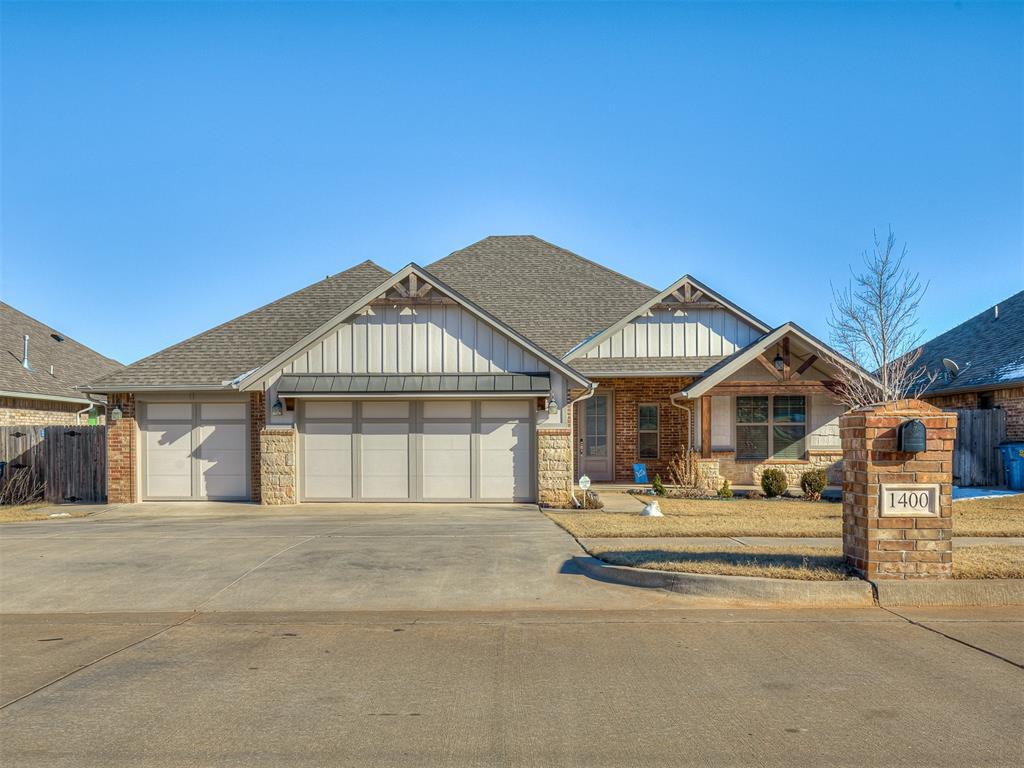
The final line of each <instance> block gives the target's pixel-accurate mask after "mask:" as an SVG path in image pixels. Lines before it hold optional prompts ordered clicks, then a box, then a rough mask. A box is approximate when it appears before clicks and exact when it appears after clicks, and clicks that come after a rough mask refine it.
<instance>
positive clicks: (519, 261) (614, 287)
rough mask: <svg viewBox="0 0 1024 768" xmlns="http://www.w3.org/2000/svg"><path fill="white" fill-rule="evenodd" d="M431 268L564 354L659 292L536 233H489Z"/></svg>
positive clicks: (557, 353)
mask: <svg viewBox="0 0 1024 768" xmlns="http://www.w3.org/2000/svg"><path fill="white" fill-rule="evenodd" d="M426 270H427V271H428V272H430V273H431V274H434V275H436V276H437V277H439V278H440V279H441V280H443V281H444V282H445V283H447V284H448V285H449V286H451V287H452V288H454V289H455V290H456V291H458V292H459V293H461V294H462V295H463V296H465V297H466V298H468V299H470V300H471V301H473V302H475V303H476V304H477V305H479V306H480V307H482V308H483V309H484V310H486V311H487V312H489V313H490V314H492V315H494V316H495V317H496V318H498V319H499V320H501V321H502V322H503V323H505V324H506V325H508V326H509V327H511V328H512V329H513V330H515V331H518V332H519V333H520V334H522V335H523V336H525V337H526V338H528V339H530V341H532V342H533V343H535V344H537V345H538V346H540V347H541V348H543V349H544V350H546V351H547V352H549V353H551V354H552V355H555V356H556V357H562V356H564V355H565V354H566V353H567V352H568V351H569V350H571V349H572V348H573V347H575V346H577V345H578V344H580V343H581V342H583V341H585V340H586V339H588V338H589V337H591V336H593V335H594V334H595V333H598V332H600V331H603V330H604V329H605V328H607V327H608V326H610V325H612V324H614V323H615V322H617V321H618V320H621V319H622V318H623V317H625V316H626V315H627V314H629V313H630V312H632V311H633V310H634V309H636V308H637V307H639V306H640V305H641V304H643V303H644V302H645V301H648V300H650V299H652V298H654V297H655V296H657V295H658V291H656V290H655V289H654V288H651V287H650V286H649V285H644V284H643V283H640V282H637V281H636V280H633V279H632V278H629V277H626V276H625V275H620V274H619V273H618V272H615V271H613V270H611V269H608V268H607V267H603V266H601V265H600V264H595V263H594V262H592V261H588V260H587V259H584V258H583V257H582V256H577V255H576V254H575V253H572V252H571V251H567V250H565V249H564V248H559V247H558V246H557V245H552V244H551V243H549V242H547V241H545V240H541V239H540V238H539V237H535V236H533V235H506V236H494V237H487V238H484V239H483V240H480V241H479V242H476V243H473V244H472V245H469V246H466V247H465V248H463V249H462V250H459V251H455V252H454V253H452V254H450V255H449V256H446V257H445V258H443V259H441V260H439V261H436V262H434V263H433V264H431V265H430V266H428V267H426Z"/></svg>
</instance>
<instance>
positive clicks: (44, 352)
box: [0, 301, 123, 426]
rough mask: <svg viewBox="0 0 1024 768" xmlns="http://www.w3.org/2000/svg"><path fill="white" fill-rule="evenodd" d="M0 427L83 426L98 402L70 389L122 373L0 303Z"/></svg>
mask: <svg viewBox="0 0 1024 768" xmlns="http://www.w3.org/2000/svg"><path fill="white" fill-rule="evenodd" d="M0 345H2V348H0V352H2V354H0V426H11V425H22V424H25V425H43V424H85V423H89V422H90V420H91V421H92V422H93V423H95V421H96V420H98V419H101V418H102V411H103V402H102V400H101V399H97V398H90V397H88V396H86V395H85V394H83V393H82V392H81V391H79V390H76V389H75V386H76V385H78V384H83V383H85V382H88V381H94V380H96V379H97V378H100V377H103V376H106V375H107V374H109V373H112V372H114V371H117V370H118V369H120V368H123V366H122V365H121V363H119V362H117V361H116V360H111V359H110V358H109V357H104V356H103V355H101V354H99V353H98V352H95V351H93V350H91V349H89V347H87V346H85V345H84V344H79V343H78V342H77V341H75V340H74V339H70V338H68V337H67V336H65V335H64V334H62V333H59V332H57V331H56V330H54V329H53V328H50V327H49V326H48V325H44V324H43V323H41V322H39V321H38V320H36V319H34V318H31V317H29V316H28V315H26V314H24V313H23V312H19V311H18V310H16V309H15V308H14V307H12V306H11V305H10V304H5V303H3V302H2V301H0Z"/></svg>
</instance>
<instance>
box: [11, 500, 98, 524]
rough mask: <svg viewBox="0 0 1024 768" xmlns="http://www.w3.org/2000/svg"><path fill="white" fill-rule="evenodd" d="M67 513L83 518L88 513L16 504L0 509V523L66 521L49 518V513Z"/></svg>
mask: <svg viewBox="0 0 1024 768" xmlns="http://www.w3.org/2000/svg"><path fill="white" fill-rule="evenodd" d="M58 511H59V512H69V513H71V517H84V516H85V515H87V514H88V513H89V509H88V508H85V507H73V506H68V507H61V508H60V509H57V508H55V507H54V506H53V504H47V503H46V502H42V501H40V502H37V503H35V504H18V505H16V506H13V507H0V523H25V522H28V521H31V520H50V519H53V520H67V518H66V517H56V518H51V517H50V513H51V512H58Z"/></svg>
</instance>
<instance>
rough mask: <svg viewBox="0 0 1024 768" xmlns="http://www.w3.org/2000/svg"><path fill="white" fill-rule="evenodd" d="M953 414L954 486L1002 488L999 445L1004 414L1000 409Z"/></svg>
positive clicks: (966, 410) (1003, 437) (958, 409)
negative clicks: (995, 486) (955, 418)
mask: <svg viewBox="0 0 1024 768" xmlns="http://www.w3.org/2000/svg"><path fill="white" fill-rule="evenodd" d="M952 410H954V411H955V412H956V414H957V416H958V417H959V418H958V419H957V423H956V444H955V445H954V447H953V483H954V484H955V485H959V486H961V487H963V486H972V485H1002V484H1003V459H1002V456H1000V454H999V444H1000V443H1001V442H1003V441H1004V440H1005V439H1006V411H1004V410H1002V409H1001V408H991V409H988V410H983V411H982V410H976V409H967V408H963V409H960V408H955V409H952Z"/></svg>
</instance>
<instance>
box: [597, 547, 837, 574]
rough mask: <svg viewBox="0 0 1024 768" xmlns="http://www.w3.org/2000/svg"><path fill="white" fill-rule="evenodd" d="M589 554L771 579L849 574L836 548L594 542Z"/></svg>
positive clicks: (663, 567)
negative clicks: (622, 545) (627, 545)
mask: <svg viewBox="0 0 1024 768" xmlns="http://www.w3.org/2000/svg"><path fill="white" fill-rule="evenodd" d="M590 554H592V555H593V556H594V557H597V558H599V559H601V560H604V561H605V562H607V563H611V564H612V565H629V566H632V567H634V568H653V569H655V570H659V571H678V572H681V573H704V574H717V575H719V576H765V577H768V578H772V579H805V580H808V581H840V580H842V579H848V578H851V576H852V574H851V572H850V571H849V570H847V568H846V565H845V563H844V562H843V554H842V552H841V551H840V550H839V549H838V548H828V549H820V548H816V547H787V548H782V549H779V548H774V547H743V546H739V545H737V546H735V547H714V546H708V545H692V546H690V545H679V546H677V545H670V546H667V547H651V548H650V549H645V550H638V549H636V548H635V547H633V548H629V549H619V548H616V547H615V546H614V545H612V546H604V545H602V546H595V547H592V548H591V550H590Z"/></svg>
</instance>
